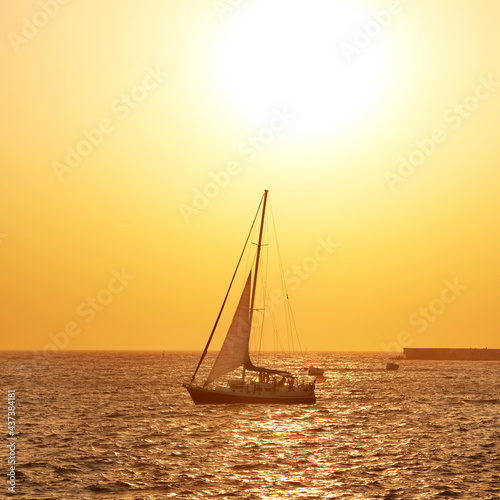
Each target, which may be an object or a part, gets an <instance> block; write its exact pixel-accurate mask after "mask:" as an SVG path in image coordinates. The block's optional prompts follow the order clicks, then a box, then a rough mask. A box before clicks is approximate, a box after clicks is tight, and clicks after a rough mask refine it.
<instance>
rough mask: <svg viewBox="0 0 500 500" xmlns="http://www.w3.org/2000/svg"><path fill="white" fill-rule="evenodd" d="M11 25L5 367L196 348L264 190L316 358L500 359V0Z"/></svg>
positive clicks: (87, 9) (101, 5)
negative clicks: (461, 354) (61, 353)
mask: <svg viewBox="0 0 500 500" xmlns="http://www.w3.org/2000/svg"><path fill="white" fill-rule="evenodd" d="M3 11H4V14H3V15H2V16H1V19H0V30H1V32H2V34H3V36H2V43H1V44H0V58H1V62H2V68H3V73H2V79H1V83H0V86H1V88H2V92H1V100H2V104H1V115H2V119H1V138H2V139H1V140H2V147H1V155H2V157H1V164H2V170H1V182H0V186H1V187H0V189H1V196H0V207H1V212H0V266H1V274H0V276H1V280H0V300H1V304H2V308H1V310H2V312H1V314H0V328H1V331H2V343H1V348H3V349H44V348H45V349H55V348H56V346H59V347H64V348H67V349H201V348H202V347H203V345H204V343H205V341H206V338H207V336H208V334H209V332H210V329H211V327H212V323H213V321H214V319H215V316H216V314H217V311H218V308H219V306H220V303H221V301H222V299H223V297H224V294H225V290H226V287H227V285H228V282H229V279H230V277H231V274H232V271H233V268H234V266H235V264H236V261H237V258H238V256H239V252H240V250H241V245H242V243H243V242H244V239H245V237H246V234H247V231H248V228H249V224H250V222H251V220H252V217H253V215H254V212H255V210H256V208H257V205H258V202H259V199H260V197H261V195H262V193H263V191H264V189H269V190H270V195H271V200H272V206H273V211H274V217H275V220H276V224H277V228H278V232H279V236H280V246H281V251H282V256H283V266H284V269H285V270H286V271H287V277H288V284H289V285H290V295H291V299H292V301H293V305H294V315H295V320H296V323H297V326H298V329H299V334H300V337H301V341H302V346H303V347H305V348H307V349H308V350H382V349H385V348H387V349H390V348H395V347H398V345H399V346H413V347H448V346H449V347H490V348H493V347H496V348H500V341H499V327H500V317H499V314H498V308H499V305H498V299H499V292H498V286H499V283H500V266H499V264H498V255H499V253H500V245H499V236H498V234H499V209H500V196H499V191H500V188H499V186H500V169H499V163H498V159H499V154H500V141H499V116H500V30H499V29H498V26H499V21H500V3H499V2H498V1H497V0H478V1H476V2H471V1H470V0H440V1H439V2H436V1H431V0H418V1H417V0H413V1H410V0H401V1H397V0H384V1H362V0H349V1H347V0H346V1H333V0H330V1H326V0H307V1H305V0H303V1H295V0H265V1H264V0H242V1H240V2H238V1H236V0H232V1H231V2H230V1H229V0H220V1H206V0H168V1H163V2H160V1H153V0H143V1H141V2H135V1H130V0H120V1H118V0H106V1H102V0H101V1H97V0H85V1H83V0H71V1H70V0H66V1H64V2H63V1H62V0H59V1H57V0H39V1H35V0H29V1H28V0H17V1H16V2H8V5H6V6H4V8H3ZM396 342H397V343H398V345H397V344H396Z"/></svg>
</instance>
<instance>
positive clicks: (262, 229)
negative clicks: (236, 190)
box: [249, 189, 269, 327]
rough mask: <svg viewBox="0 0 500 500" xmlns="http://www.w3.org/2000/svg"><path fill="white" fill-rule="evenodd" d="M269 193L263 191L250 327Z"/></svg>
mask: <svg viewBox="0 0 500 500" xmlns="http://www.w3.org/2000/svg"><path fill="white" fill-rule="evenodd" d="M268 192H269V191H268V190H267V189H265V190H264V203H263V205H262V218H261V220H260V232H259V243H258V244H257V257H256V259H255V273H254V277H253V289H252V298H251V299H250V320H249V322H250V327H251V325H252V318H253V310H254V309H253V306H254V303H255V290H256V288H257V276H258V271H259V261H260V250H261V247H262V233H263V232H264V221H265V215H266V203H267V193H268Z"/></svg>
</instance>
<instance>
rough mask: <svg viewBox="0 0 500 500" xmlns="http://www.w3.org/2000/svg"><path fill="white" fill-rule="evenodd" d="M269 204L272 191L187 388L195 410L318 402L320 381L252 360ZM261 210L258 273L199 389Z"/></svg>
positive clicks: (248, 282) (251, 279) (248, 285)
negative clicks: (203, 367) (203, 406)
mask: <svg viewBox="0 0 500 500" xmlns="http://www.w3.org/2000/svg"><path fill="white" fill-rule="evenodd" d="M267 199H268V191H267V190H265V191H264V195H263V197H262V199H261V202H260V204H259V209H258V211H257V214H256V216H255V219H254V222H253V223H252V227H251V228H250V233H249V235H248V237H247V240H246V242H245V245H244V247H243V252H242V254H241V256H240V259H239V261H238V264H237V266H236V270H235V272H234V275H233V278H232V280H231V283H230V285H229V289H228V291H227V293H226V297H225V299H224V301H223V303H222V307H221V309H220V312H219V315H218V316H217V319H216V321H215V325H214V327H213V328H212V332H211V333H210V336H209V338H208V341H207V344H206V346H205V349H204V350H203V353H202V355H201V358H200V360H199V362H198V366H197V367H196V369H195V371H194V374H193V376H192V378H191V381H190V383H189V384H183V385H184V387H185V388H186V389H187V391H188V392H189V394H190V396H191V398H192V400H193V402H194V403H195V404H236V403H253V404H255V403H257V404H314V403H315V402H316V395H315V392H314V391H315V381H316V379H314V380H312V381H309V380H306V379H304V377H303V376H300V375H299V374H298V373H297V374H292V373H291V372H290V371H287V370H283V369H279V368H274V367H273V368H269V367H261V366H256V365H254V363H253V362H252V360H251V358H250V351H249V342H250V335H251V331H252V324H253V323H252V322H253V320H254V312H255V311H256V310H257V308H256V307H255V291H256V289H257V284H258V283H260V281H258V276H259V274H258V273H259V264H260V260H261V250H262V247H263V246H264V244H263V242H262V235H263V231H264V224H265V214H266V205H267ZM261 207H262V213H261V223H260V231H259V236H258V243H256V245H257V246H256V257H255V261H254V264H253V269H250V273H249V274H248V277H247V278H246V283H245V286H244V289H243V292H242V294H241V296H240V300H239V303H238V306H237V308H236V312H235V313H234V316H233V320H232V322H231V325H230V326H229V329H228V331H227V334H226V337H225V339H224V342H223V344H222V347H221V349H220V351H219V353H218V355H217V358H216V360H215V362H214V364H213V365H212V369H211V371H210V373H209V375H208V377H207V378H206V380H205V382H204V383H203V384H201V385H196V384H195V377H196V375H197V373H198V369H199V368H200V366H201V364H202V362H203V359H204V358H205V356H206V354H207V351H208V348H209V346H210V343H211V341H212V338H213V336H214V333H215V330H216V328H217V325H218V323H219V319H220V317H221V315H222V312H223V310H224V308H225V305H226V301H227V298H228V295H229V292H230V291H231V287H232V285H233V282H234V279H235V276H236V273H237V271H238V268H239V266H240V263H241V261H242V257H243V254H244V253H245V249H246V248H247V246H248V242H249V240H250V239H251V234H252V231H253V228H254V224H255V221H256V220H257V216H258V214H259V211H260V210H261ZM252 244H253V243H252ZM285 296H286V298H288V294H285ZM239 368H242V372H241V376H239V377H233V378H230V379H229V380H227V382H226V383H221V382H220V379H221V378H222V377H224V376H226V375H227V374H229V373H231V372H233V371H234V370H237V369H239ZM318 370H321V369H318ZM321 371H322V370H321ZM321 375H322V373H321ZM216 382H218V383H216ZM321 382H324V377H318V383H321Z"/></svg>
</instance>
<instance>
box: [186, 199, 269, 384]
mask: <svg viewBox="0 0 500 500" xmlns="http://www.w3.org/2000/svg"><path fill="white" fill-rule="evenodd" d="M266 197H267V190H266V191H265V192H264V208H263V212H264V210H265V201H266ZM261 204H262V199H261V200H260V203H259V207H258V208H257V212H256V213H255V217H254V219H253V221H252V226H251V227H250V231H249V233H248V236H247V239H246V241H245V244H244V245H243V250H242V252H241V255H240V258H239V260H238V264H237V265H236V269H235V270H234V274H233V277H232V278H231V283H229V288H228V290H227V292H226V296H225V297H224V301H223V302H222V307H221V308H220V311H219V314H218V315H217V319H216V320H215V324H214V326H213V328H212V331H211V333H210V335H209V337H208V341H207V344H206V345H205V349H203V352H202V354H201V357H200V360H199V361H198V365H197V366H196V369H195V371H194V373H193V376H192V377H191V382H190V383H189V385H193V382H194V378H195V377H196V374H197V373H198V370H199V369H200V366H201V363H202V362H203V359H204V358H205V356H206V354H207V352H208V348H209V346H210V342H211V341H212V338H213V336H214V333H215V329H216V328H217V325H218V324H219V319H220V317H221V315H222V311H223V310H224V306H225V305H226V301H227V298H228V296H229V292H230V291H231V287H232V285H233V281H234V278H235V277H236V273H237V272H238V268H239V267H240V263H241V259H242V258H243V255H244V253H245V249H246V247H247V244H248V241H249V240H250V236H251V235H252V231H253V227H254V225H255V221H256V220H257V216H258V215H259V209H260V205H261ZM263 219H264V213H263V214H262V220H263ZM260 235H261V237H262V227H261V230H260ZM260 241H261V239H260V238H259V243H260ZM259 250H260V247H259ZM254 287H255V282H254ZM252 308H253V301H252V304H251V309H252Z"/></svg>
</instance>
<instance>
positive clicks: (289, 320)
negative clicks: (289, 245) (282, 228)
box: [269, 200, 303, 353]
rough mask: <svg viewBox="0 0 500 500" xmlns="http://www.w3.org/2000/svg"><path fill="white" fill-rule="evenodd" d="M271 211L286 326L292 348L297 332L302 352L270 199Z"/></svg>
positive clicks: (301, 350)
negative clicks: (283, 296) (283, 294)
mask: <svg viewBox="0 0 500 500" xmlns="http://www.w3.org/2000/svg"><path fill="white" fill-rule="evenodd" d="M269 212H270V213H271V220H272V221H273V229H274V238H275V241H276V250H277V254H278V264H279V268H280V275H281V286H282V287H283V291H284V292H285V321H286V327H287V331H288V332H290V334H289V337H290V339H291V341H292V349H293V348H294V347H293V334H294V333H295V337H296V338H297V343H298V345H299V350H300V352H301V353H303V349H302V345H301V343H300V337H299V334H298V331H297V325H296V323H295V318H294V317H293V312H292V306H291V302H290V297H289V295H288V289H287V287H286V280H285V271H284V269H283V261H282V259H281V251H280V247H279V241H278V232H277V230H276V222H275V221H274V212H273V206H272V204H271V200H269Z"/></svg>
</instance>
